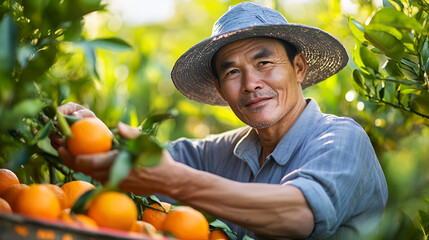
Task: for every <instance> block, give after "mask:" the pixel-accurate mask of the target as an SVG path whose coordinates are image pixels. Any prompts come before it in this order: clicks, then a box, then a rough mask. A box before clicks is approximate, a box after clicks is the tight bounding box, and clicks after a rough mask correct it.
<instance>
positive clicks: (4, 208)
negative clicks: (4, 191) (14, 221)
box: [0, 198, 12, 213]
mask: <svg viewBox="0 0 429 240" xmlns="http://www.w3.org/2000/svg"><path fill="white" fill-rule="evenodd" d="M0 213H12V208H11V207H10V205H9V203H8V202H6V200H4V199H3V198H0Z"/></svg>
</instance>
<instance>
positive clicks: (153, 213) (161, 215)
mask: <svg viewBox="0 0 429 240" xmlns="http://www.w3.org/2000/svg"><path fill="white" fill-rule="evenodd" d="M161 204H162V206H163V207H164V209H165V210H166V211H167V212H164V210H163V209H162V207H161V206H160V205H159V204H158V203H153V204H151V205H150V206H151V207H154V208H156V209H159V210H161V211H158V210H155V209H152V208H146V209H145V210H144V211H143V214H142V221H145V222H148V223H150V224H152V225H153V226H154V227H155V229H156V230H158V231H161V230H162V223H163V222H164V220H165V218H166V217H167V213H168V212H169V211H170V208H171V204H169V203H166V202H161Z"/></svg>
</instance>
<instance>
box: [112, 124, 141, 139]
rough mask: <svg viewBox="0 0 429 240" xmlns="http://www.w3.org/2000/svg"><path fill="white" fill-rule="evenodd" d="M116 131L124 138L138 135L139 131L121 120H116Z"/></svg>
mask: <svg viewBox="0 0 429 240" xmlns="http://www.w3.org/2000/svg"><path fill="white" fill-rule="evenodd" d="M118 131H119V134H121V135H122V136H123V137H124V138H128V139H132V138H136V137H138V136H139V135H140V134H141V132H140V130H139V129H137V128H133V127H131V126H130V125H127V124H125V123H123V122H118Z"/></svg>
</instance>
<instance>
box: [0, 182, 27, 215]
mask: <svg viewBox="0 0 429 240" xmlns="http://www.w3.org/2000/svg"><path fill="white" fill-rule="evenodd" d="M26 188H29V187H28V185H26V184H22V183H20V184H14V185H12V186H10V187H8V188H7V189H6V190H4V191H3V193H2V194H0V197H1V198H3V199H4V200H6V202H8V203H9V205H10V207H11V208H12V211H13V212H15V203H16V199H17V197H18V195H19V193H21V191H22V190H23V189H26Z"/></svg>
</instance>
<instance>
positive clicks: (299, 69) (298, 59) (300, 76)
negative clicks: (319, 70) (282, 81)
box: [293, 52, 307, 83]
mask: <svg viewBox="0 0 429 240" xmlns="http://www.w3.org/2000/svg"><path fill="white" fill-rule="evenodd" d="M293 66H294V69H295V74H296V77H297V81H298V82H299V83H302V81H304V78H305V74H306V73H307V59H305V55H304V54H303V53H302V52H300V53H298V54H297V55H296V56H295V58H294V59H293Z"/></svg>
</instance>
